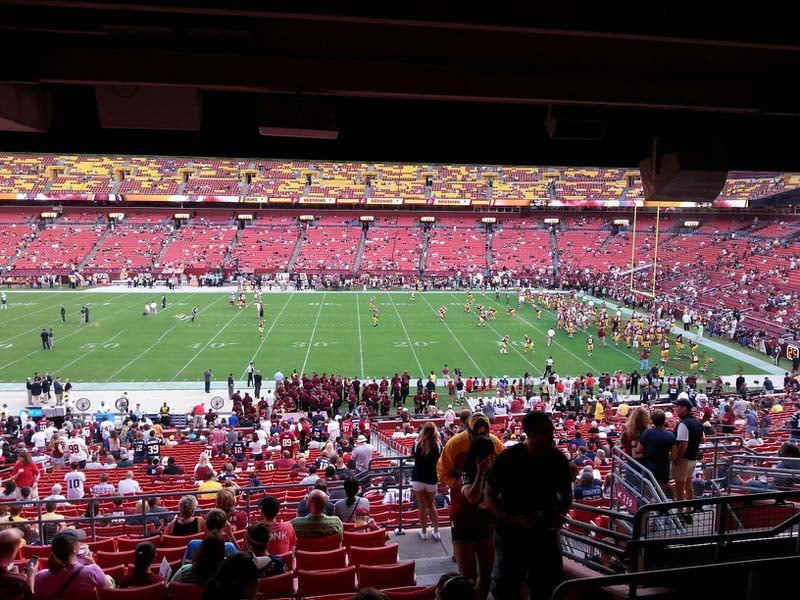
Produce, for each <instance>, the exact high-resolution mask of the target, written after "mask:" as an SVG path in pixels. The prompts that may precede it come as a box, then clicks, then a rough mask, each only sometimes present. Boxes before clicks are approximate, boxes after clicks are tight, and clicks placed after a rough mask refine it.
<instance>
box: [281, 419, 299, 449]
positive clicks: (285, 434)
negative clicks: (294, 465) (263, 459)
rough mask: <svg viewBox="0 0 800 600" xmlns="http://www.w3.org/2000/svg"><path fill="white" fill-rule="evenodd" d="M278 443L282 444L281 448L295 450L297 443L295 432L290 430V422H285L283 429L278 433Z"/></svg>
mask: <svg viewBox="0 0 800 600" xmlns="http://www.w3.org/2000/svg"><path fill="white" fill-rule="evenodd" d="M278 443H279V444H280V446H281V450H288V451H289V452H290V453H291V452H293V451H294V448H295V444H296V443H297V440H296V438H295V437H294V434H293V433H292V432H291V431H289V423H287V422H284V423H283V431H281V432H280V434H278Z"/></svg>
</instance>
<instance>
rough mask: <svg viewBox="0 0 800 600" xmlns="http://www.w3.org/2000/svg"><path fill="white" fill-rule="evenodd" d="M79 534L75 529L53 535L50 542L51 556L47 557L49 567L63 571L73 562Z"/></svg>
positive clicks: (56, 570)
mask: <svg viewBox="0 0 800 600" xmlns="http://www.w3.org/2000/svg"><path fill="white" fill-rule="evenodd" d="M77 545H78V536H77V535H75V532H74V531H69V530H67V531H59V532H58V533H57V534H55V535H54V536H53V541H52V542H51V544H50V556H48V557H47V568H48V569H50V571H52V572H54V573H58V572H59V571H63V570H64V569H66V568H67V567H69V566H70V565H71V564H72V562H73V556H74V554H75V546H77Z"/></svg>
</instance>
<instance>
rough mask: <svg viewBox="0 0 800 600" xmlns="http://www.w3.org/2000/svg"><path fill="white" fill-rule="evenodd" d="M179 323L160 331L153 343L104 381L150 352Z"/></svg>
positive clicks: (112, 377)
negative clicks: (162, 331)
mask: <svg viewBox="0 0 800 600" xmlns="http://www.w3.org/2000/svg"><path fill="white" fill-rule="evenodd" d="M180 324H181V322H180V321H179V322H178V323H175V325H173V326H172V327H170V328H169V329H167V330H166V331H165V332H164V333H162V334H161V335H160V336H159V338H158V339H157V340H156V341H155V342H153V343H152V344H151V345H150V347H149V348H147V349H145V350H143V351H142V353H141V354H139V355H138V356H137V357H136V358H134V359H132V360H130V361H128V362H127V363H126V364H124V365H122V366H121V367H120V368H119V369H117V370H116V371H114V372H113V373H112V374H111V375H109V376H108V379H106V381H111V380H112V379H114V377H115V376H116V375H117V374H119V373H122V371H124V370H125V369H127V368H128V367H130V366H131V365H132V364H133V363H135V362H136V361H137V360H139V359H140V358H142V357H143V356H144V355H145V354H147V353H148V352H150V351H151V350H152V349H153V348H155V347H156V346H158V345H159V344H160V343H161V340H163V339H164V338H165V337H167V335H169V333H170V332H171V331H172V330H173V329H175V328H176V327H177V326H178V325H180Z"/></svg>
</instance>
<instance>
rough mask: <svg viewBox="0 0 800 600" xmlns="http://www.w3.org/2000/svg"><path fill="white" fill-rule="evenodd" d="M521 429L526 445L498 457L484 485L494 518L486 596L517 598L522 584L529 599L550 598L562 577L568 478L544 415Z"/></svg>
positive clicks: (527, 419)
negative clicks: (561, 535) (492, 563)
mask: <svg viewBox="0 0 800 600" xmlns="http://www.w3.org/2000/svg"><path fill="white" fill-rule="evenodd" d="M522 428H523V430H524V432H525V434H526V435H527V439H526V440H525V443H521V444H517V445H515V446H512V447H511V448H509V449H507V450H506V451H505V452H503V453H501V454H500V455H498V457H497V459H496V460H495V463H494V465H493V466H492V469H491V471H489V476H488V479H487V481H486V489H485V498H486V501H487V503H488V505H489V508H490V509H491V510H492V512H494V513H495V515H496V517H497V523H496V525H495V567H494V572H493V573H492V585H491V592H492V595H493V596H494V597H495V598H519V597H520V595H521V592H522V588H523V585H524V584H525V583H526V582H527V584H528V590H529V593H530V597H531V598H548V599H549V598H550V596H551V595H552V593H553V590H554V589H555V588H556V587H557V586H558V584H559V583H561V580H562V578H563V564H562V560H561V542H560V539H559V530H560V528H561V525H562V524H563V522H564V515H565V514H566V513H567V511H568V510H569V507H570V504H571V503H572V475H571V473H570V469H569V462H568V461H567V458H566V457H565V456H564V454H563V453H562V452H560V451H558V450H557V449H555V448H554V447H553V433H554V428H553V423H552V422H551V421H550V418H549V417H548V416H547V415H546V414H545V413H542V412H529V413H528V414H527V415H525V418H524V419H523V420H522ZM521 473H525V477H521V476H520V474H521Z"/></svg>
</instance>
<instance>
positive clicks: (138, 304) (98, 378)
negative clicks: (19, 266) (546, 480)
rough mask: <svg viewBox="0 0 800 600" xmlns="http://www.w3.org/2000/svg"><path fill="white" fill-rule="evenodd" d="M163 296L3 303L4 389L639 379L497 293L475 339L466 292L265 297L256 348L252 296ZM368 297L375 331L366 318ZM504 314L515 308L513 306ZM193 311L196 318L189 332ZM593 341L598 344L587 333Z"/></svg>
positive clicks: (719, 365)
mask: <svg viewBox="0 0 800 600" xmlns="http://www.w3.org/2000/svg"><path fill="white" fill-rule="evenodd" d="M162 293H163V292H162V291H161V290H158V289H156V290H153V292H152V293H141V292H137V293H129V292H128V291H127V290H124V289H119V290H117V291H116V292H115V291H113V290H112V291H109V292H103V293H97V292H91V293H87V292H86V291H81V290H77V291H70V292H48V291H32V292H27V291H25V292H22V291H20V292H17V291H11V292H8V307H9V308H8V310H4V311H0V382H2V383H13V382H24V381H25V378H26V377H29V376H32V375H33V373H34V372H37V371H38V372H39V373H43V372H45V371H47V372H49V373H50V374H51V375H52V376H54V377H55V376H56V375H59V376H61V377H62V378H67V377H69V378H70V379H71V380H72V381H73V382H76V381H81V382H117V381H119V382H201V381H202V379H203V372H204V371H205V369H207V368H210V369H212V370H213V372H214V380H215V381H216V382H222V381H224V380H225V379H226V378H227V376H228V373H230V372H232V373H233V374H234V377H235V378H236V379H237V381H241V380H242V379H243V378H244V373H245V368H246V366H247V364H248V362H249V361H251V360H252V361H254V362H255V366H256V368H257V369H260V370H261V372H262V374H263V375H264V379H265V380H269V379H272V375H273V374H274V373H275V371H276V369H278V368H280V369H281V370H282V371H283V372H284V373H285V374H289V373H291V371H292V369H297V371H298V372H301V373H302V372H303V371H306V372H308V373H311V372H312V371H317V372H320V373H321V372H327V373H331V372H334V373H338V374H341V375H343V376H351V377H352V376H359V377H370V378H371V377H376V378H380V377H382V376H384V375H388V376H391V375H393V374H394V373H395V372H402V371H403V370H404V369H407V370H408V372H409V373H410V374H411V375H412V377H413V378H415V379H416V378H417V377H420V376H423V375H425V374H429V373H430V372H431V371H435V372H436V374H437V376H441V370H442V367H443V365H444V364H445V363H446V364H448V365H449V368H450V370H451V372H452V371H453V369H455V368H460V369H461V370H462V373H463V375H464V377H469V376H478V377H489V376H492V377H494V378H495V379H497V378H498V377H499V376H503V375H506V376H508V377H509V378H519V377H522V376H523V374H524V373H525V372H526V371H529V372H531V373H532V374H533V375H541V373H542V372H543V370H544V363H545V360H546V359H547V357H548V356H549V355H552V356H553V359H554V360H555V369H556V371H557V372H558V373H559V374H561V375H568V374H569V375H573V376H574V375H576V374H580V373H586V372H592V373H594V374H597V373H600V372H613V371H616V370H617V369H622V370H623V371H625V372H630V371H632V370H633V369H634V368H638V367H639V359H638V352H636V351H634V350H627V349H626V348H625V345H624V342H621V344H620V347H619V348H616V347H614V345H613V343H612V342H611V340H610V339H609V346H608V347H607V348H602V347H600V346H599V344H598V343H597V340H596V339H595V351H594V355H593V356H591V357H589V356H588V355H587V352H586V344H585V341H586V335H587V334H585V333H578V334H576V336H575V338H574V339H568V338H567V336H566V334H565V333H564V332H563V331H558V332H557V334H556V341H555V343H554V344H553V346H552V347H550V348H547V347H546V334H545V332H546V331H547V329H548V328H549V327H551V326H552V327H554V328H555V318H554V315H553V314H551V313H549V312H547V311H543V312H542V317H541V320H539V319H537V318H536V312H535V311H534V309H533V308H532V307H531V306H523V307H521V308H518V309H517V312H516V314H515V315H513V316H509V315H508V314H507V313H506V295H505V293H503V294H502V295H501V298H500V300H499V301H498V300H496V299H495V295H494V294H493V293H491V294H486V295H482V294H481V293H480V292H477V293H475V303H476V304H478V303H481V304H484V305H485V306H486V307H487V308H488V307H492V306H493V307H495V308H496V309H497V316H496V318H494V319H491V320H489V321H488V322H487V323H486V325H485V326H484V327H478V319H477V316H476V314H475V313H474V310H475V309H474V307H473V312H471V313H466V312H465V311H464V301H465V298H466V296H465V293H463V292H453V293H448V292H433V293H424V294H421V293H418V294H416V298H415V299H414V300H413V301H412V299H411V297H410V294H409V293H408V292H391V293H368V292H360V293H356V292H301V293H265V294H264V308H265V316H264V321H265V323H264V334H265V335H264V337H263V339H261V338H260V337H259V332H258V325H259V319H258V316H257V313H256V308H255V305H254V304H253V295H252V294H250V293H248V294H247V299H248V306H247V307H246V308H245V309H238V308H236V307H231V306H229V303H228V293H227V292H225V291H223V290H220V291H219V292H216V291H214V292H211V293H209V292H208V291H205V290H204V291H203V292H202V293H199V292H192V291H181V292H169V291H167V292H166V297H167V307H166V309H164V310H162V309H161V295H162ZM373 296H374V298H375V304H376V308H377V309H378V311H379V317H380V321H379V325H378V326H377V327H375V326H373V319H372V311H371V310H370V306H369V304H370V299H371V298H372V297H373ZM147 301H154V302H156V303H157V304H158V314H157V315H150V316H143V314H142V312H143V309H144V304H145V302H147ZM509 302H510V304H511V306H513V307H515V308H516V299H515V298H514V297H513V294H512V296H511V298H510V299H509ZM84 305H86V306H88V307H89V319H90V322H89V323H88V324H83V323H81V322H80V314H79V311H80V308H81V307H82V306H84ZM194 305H198V306H199V308H200V311H199V314H198V316H197V318H196V319H195V321H194V322H191V321H190V320H189V317H190V314H191V309H192V307H193V306H194ZM61 306H64V308H65V310H66V322H65V323H62V321H61V315H60V308H61ZM440 306H445V307H447V309H448V312H447V318H446V320H445V322H444V323H442V322H441V321H440V320H439V317H438V315H437V312H436V311H437V309H438V308H439V307H440ZM51 327H52V328H53V332H54V348H53V349H52V350H43V349H42V340H41V337H40V334H41V331H42V328H46V329H50V328H51ZM590 332H591V333H596V331H595V330H594V328H591V329H590ZM525 334H527V335H529V336H530V337H531V338H532V339H533V341H534V343H535V348H534V351H533V352H525V351H524V349H523V335H525ZM504 335H508V336H509V337H510V344H509V348H508V353H507V354H501V353H500V343H499V342H500V339H501V338H502V337H503V336H504ZM673 347H674V345H673ZM699 350H700V352H699V354H700V357H701V366H704V365H705V364H706V361H705V359H706V358H709V359H710V360H709V361H708V369H707V371H706V372H705V373H701V374H700V375H701V377H702V376H703V375H705V376H712V375H716V374H717V373H721V374H732V373H736V372H737V370H738V369H739V368H741V367H744V368H745V369H746V371H747V372H750V373H757V372H758V373H761V372H763V371H762V370H761V369H759V368H758V367H756V366H755V365H752V364H741V362H740V361H737V360H735V359H733V358H731V357H729V356H727V355H725V354H721V353H719V352H715V351H712V350H710V349H708V348H706V347H704V346H702V345H701V346H700V349H699ZM655 354H656V353H655V352H654V355H655ZM712 361H713V362H712ZM654 362H655V360H654V358H651V364H654ZM688 364H689V361H688V356H687V357H683V358H678V357H674V356H673V357H671V358H670V361H669V363H668V365H667V371H668V372H676V373H677V372H686V371H688Z"/></svg>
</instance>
